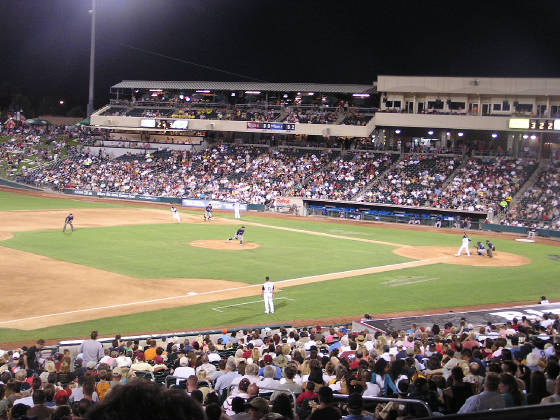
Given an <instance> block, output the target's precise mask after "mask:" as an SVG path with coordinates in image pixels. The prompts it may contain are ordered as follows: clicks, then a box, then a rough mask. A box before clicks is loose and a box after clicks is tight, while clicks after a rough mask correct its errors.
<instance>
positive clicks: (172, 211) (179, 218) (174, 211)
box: [171, 206, 181, 223]
mask: <svg viewBox="0 0 560 420" xmlns="http://www.w3.org/2000/svg"><path fill="white" fill-rule="evenodd" d="M171 214H172V215H173V218H174V219H175V220H177V223H181V216H179V212H178V211H177V209H176V208H175V206H171Z"/></svg>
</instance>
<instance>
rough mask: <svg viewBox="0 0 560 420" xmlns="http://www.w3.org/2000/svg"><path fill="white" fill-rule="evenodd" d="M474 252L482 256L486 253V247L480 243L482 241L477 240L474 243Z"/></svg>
mask: <svg viewBox="0 0 560 420" xmlns="http://www.w3.org/2000/svg"><path fill="white" fill-rule="evenodd" d="M476 253H477V254H478V255H480V256H481V257H483V256H484V254H485V253H486V248H485V247H484V245H483V244H482V242H480V241H478V242H477V243H476Z"/></svg>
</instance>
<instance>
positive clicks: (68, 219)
mask: <svg viewBox="0 0 560 420" xmlns="http://www.w3.org/2000/svg"><path fill="white" fill-rule="evenodd" d="M73 221H74V215H73V214H72V213H70V214H69V215H68V216H66V219H64V227H63V228H62V231H63V232H66V226H67V225H70V229H72V232H74V225H73V224H72V222H73Z"/></svg>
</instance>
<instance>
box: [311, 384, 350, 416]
mask: <svg viewBox="0 0 560 420" xmlns="http://www.w3.org/2000/svg"><path fill="white" fill-rule="evenodd" d="M318 394H319V405H318V406H313V407H312V409H313V411H312V413H311V415H310V416H309V417H308V419H310V420H315V419H316V420H320V419H334V420H336V419H340V418H342V416H341V414H340V410H339V409H338V408H337V407H335V406H334V398H333V391H332V389H330V388H329V387H328V386H324V387H322V388H321V389H319V392H318Z"/></svg>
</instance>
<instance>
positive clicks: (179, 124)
mask: <svg viewBox="0 0 560 420" xmlns="http://www.w3.org/2000/svg"><path fill="white" fill-rule="evenodd" d="M140 127H144V128H156V129H160V130H186V129H188V128H189V120H162V119H154V118H150V119H143V120H141V121H140Z"/></svg>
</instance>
